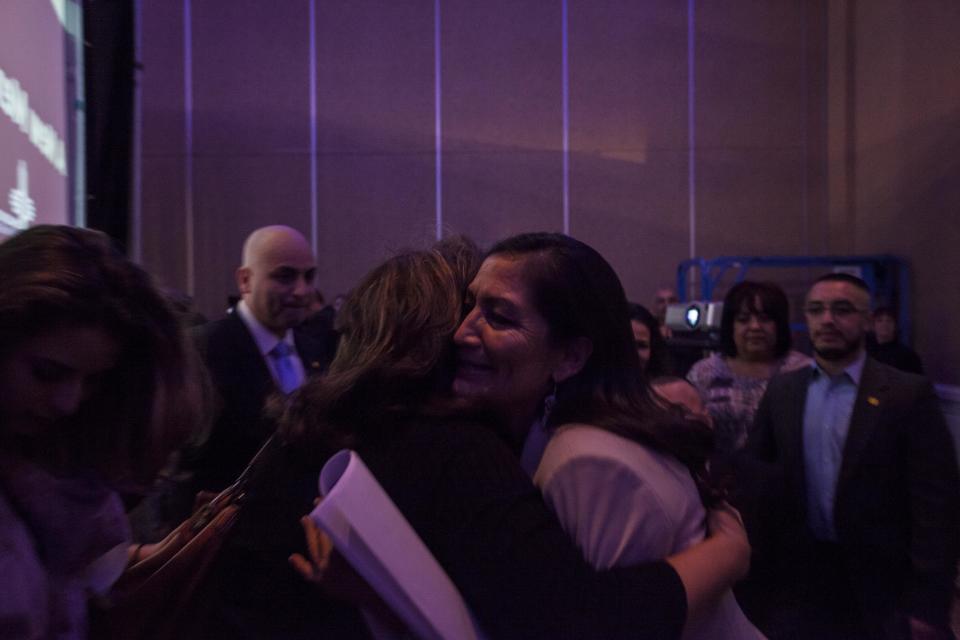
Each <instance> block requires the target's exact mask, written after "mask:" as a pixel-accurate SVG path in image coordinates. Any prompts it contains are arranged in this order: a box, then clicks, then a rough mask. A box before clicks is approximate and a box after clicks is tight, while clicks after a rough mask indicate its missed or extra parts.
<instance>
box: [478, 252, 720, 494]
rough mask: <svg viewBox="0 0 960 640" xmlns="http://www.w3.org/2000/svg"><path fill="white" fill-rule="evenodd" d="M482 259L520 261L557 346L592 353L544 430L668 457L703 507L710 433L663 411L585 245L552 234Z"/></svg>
mask: <svg viewBox="0 0 960 640" xmlns="http://www.w3.org/2000/svg"><path fill="white" fill-rule="evenodd" d="M487 255H488V256H506V257H515V258H522V259H524V261H525V262H524V265H523V266H524V277H525V280H526V284H527V287H528V290H529V291H530V292H531V295H532V298H533V299H532V302H533V306H534V307H535V308H536V310H537V311H538V312H539V313H540V315H541V316H542V317H543V318H544V319H545V320H546V322H547V325H548V326H549V328H550V339H551V340H552V341H554V342H555V343H556V344H558V345H562V344H565V343H567V342H568V341H570V340H573V339H576V338H582V337H585V338H587V339H589V340H590V342H591V343H592V346H593V351H592V353H591V355H590V357H589V358H588V359H587V362H586V363H585V365H584V366H583V368H582V369H581V370H580V372H579V373H577V374H576V375H574V376H572V377H570V378H568V379H566V380H564V381H563V382H561V383H560V384H559V385H558V386H557V391H556V404H555V405H554V408H553V410H552V411H551V413H550V416H549V422H548V425H547V426H548V427H550V428H553V427H556V426H559V425H562V424H566V423H572V422H582V423H587V424H593V425H596V426H599V427H601V428H604V429H607V430H608V431H611V432H613V433H616V434H618V435H621V436H623V437H626V438H629V439H631V440H635V441H637V442H640V443H642V444H645V445H647V446H650V447H653V448H654V449H657V450H659V451H662V452H665V453H668V454H670V455H673V456H674V457H676V458H677V459H679V460H680V461H681V462H683V463H684V464H685V465H686V466H687V467H688V468H689V469H690V472H691V475H692V476H693V478H694V480H695V481H696V483H697V487H698V489H699V490H700V495H701V497H702V498H703V500H704V502H705V503H706V504H708V505H710V504H713V503H714V502H715V501H716V499H717V497H718V495H717V492H716V491H715V490H714V488H713V487H712V485H711V484H710V482H709V478H708V472H707V468H706V462H707V457H708V456H709V455H710V453H711V452H712V450H713V431H712V430H711V429H710V427H709V426H708V425H707V424H705V423H704V422H703V421H701V420H698V419H696V418H694V417H692V416H687V415H686V414H683V413H681V412H679V411H677V410H673V409H671V408H669V407H664V406H663V404H662V403H660V402H658V401H657V399H656V398H655V397H654V395H653V392H652V390H651V389H650V386H649V385H648V384H647V382H646V378H645V376H644V375H643V372H642V371H641V369H640V359H639V357H638V356H637V351H636V347H635V345H634V340H633V330H632V329H631V327H630V313H629V307H628V303H627V298H626V295H625V294H624V291H623V286H622V285H621V284H620V279H619V278H618V277H617V274H616V273H615V272H614V270H613V268H612V267H611V266H610V264H609V263H607V261H606V260H605V259H604V258H603V257H602V256H601V255H600V254H599V253H597V251H595V250H594V249H593V248H591V247H589V246H588V245H586V244H584V243H583V242H580V241H579V240H575V239H573V238H571V237H569V236H565V235H561V234H556V233H526V234H521V235H518V236H514V237H512V238H508V239H506V240H503V241H502V242H499V243H497V244H496V245H495V246H494V247H493V248H492V249H491V250H490V251H489V253H488V254H487Z"/></svg>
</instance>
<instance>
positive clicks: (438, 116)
mask: <svg viewBox="0 0 960 640" xmlns="http://www.w3.org/2000/svg"><path fill="white" fill-rule="evenodd" d="M440 60H441V59H440V0H433V121H434V125H433V126H434V132H433V136H434V158H435V164H436V178H435V183H436V189H435V190H436V210H437V240H442V239H443V117H442V116H443V111H442V100H441V96H442V94H441V84H440V80H441V74H440V71H441V65H440Z"/></svg>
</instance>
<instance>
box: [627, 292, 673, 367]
mask: <svg viewBox="0 0 960 640" xmlns="http://www.w3.org/2000/svg"><path fill="white" fill-rule="evenodd" d="M630 320H632V321H636V322H639V323H640V324H642V325H643V326H645V327H646V328H647V331H649V332H650V359H649V360H647V366H646V367H644V369H643V372H644V373H645V374H646V376H647V379H653V378H656V377H658V376H665V375H669V374H670V373H671V372H672V371H673V366H672V365H671V363H670V352H669V351H667V341H666V340H664V339H663V335H662V334H661V333H660V323H659V322H657V319H656V318H654V317H653V314H652V313H650V311H649V310H648V309H647V308H646V307H645V306H643V305H642V304H636V303H630Z"/></svg>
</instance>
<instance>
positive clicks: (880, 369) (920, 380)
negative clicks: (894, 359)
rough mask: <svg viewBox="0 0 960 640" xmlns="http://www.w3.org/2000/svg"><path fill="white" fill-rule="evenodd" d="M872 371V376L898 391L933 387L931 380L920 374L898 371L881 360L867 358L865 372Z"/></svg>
mask: <svg viewBox="0 0 960 640" xmlns="http://www.w3.org/2000/svg"><path fill="white" fill-rule="evenodd" d="M868 369H869V370H870V371H871V374H872V375H874V376H876V377H878V378H880V379H881V380H883V381H884V382H885V383H886V384H888V385H889V386H891V387H894V388H897V389H916V388H924V387H927V386H929V387H931V388H932V387H933V385H932V383H931V382H930V379H929V378H927V377H926V376H924V375H920V374H918V373H911V372H910V371H903V370H901V369H897V368H896V367H891V366H890V365H888V364H884V363H882V362H880V361H879V360H874V359H873V358H871V357H869V356H868V357H867V362H866V364H865V366H864V372H865V373H866V371H867V370H868Z"/></svg>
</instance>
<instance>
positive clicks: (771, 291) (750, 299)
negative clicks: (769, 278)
mask: <svg viewBox="0 0 960 640" xmlns="http://www.w3.org/2000/svg"><path fill="white" fill-rule="evenodd" d="M744 309H746V310H747V311H748V312H750V313H760V312H763V313H765V314H767V315H768V316H770V317H771V318H772V319H773V321H774V322H775V323H776V325H777V342H776V344H775V345H774V349H773V357H774V358H782V357H783V356H785V355H787V352H789V351H790V347H791V345H792V344H793V338H792V336H791V335H790V304H789V303H788V302H787V294H785V293H784V292H783V289H781V288H780V287H779V286H777V285H776V284H774V283H772V282H754V281H752V280H744V281H743V282H738V283H737V284H735V285H734V286H733V287H732V288H731V289H730V291H728V292H727V295H726V297H724V299H723V315H722V316H721V318H720V350H721V351H722V352H723V354H724V355H726V356H728V357H730V358H736V357H737V345H736V343H735V342H734V340H733V323H734V320H735V319H736V317H737V315H739V314H740V312H741V311H743V310H744Z"/></svg>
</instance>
